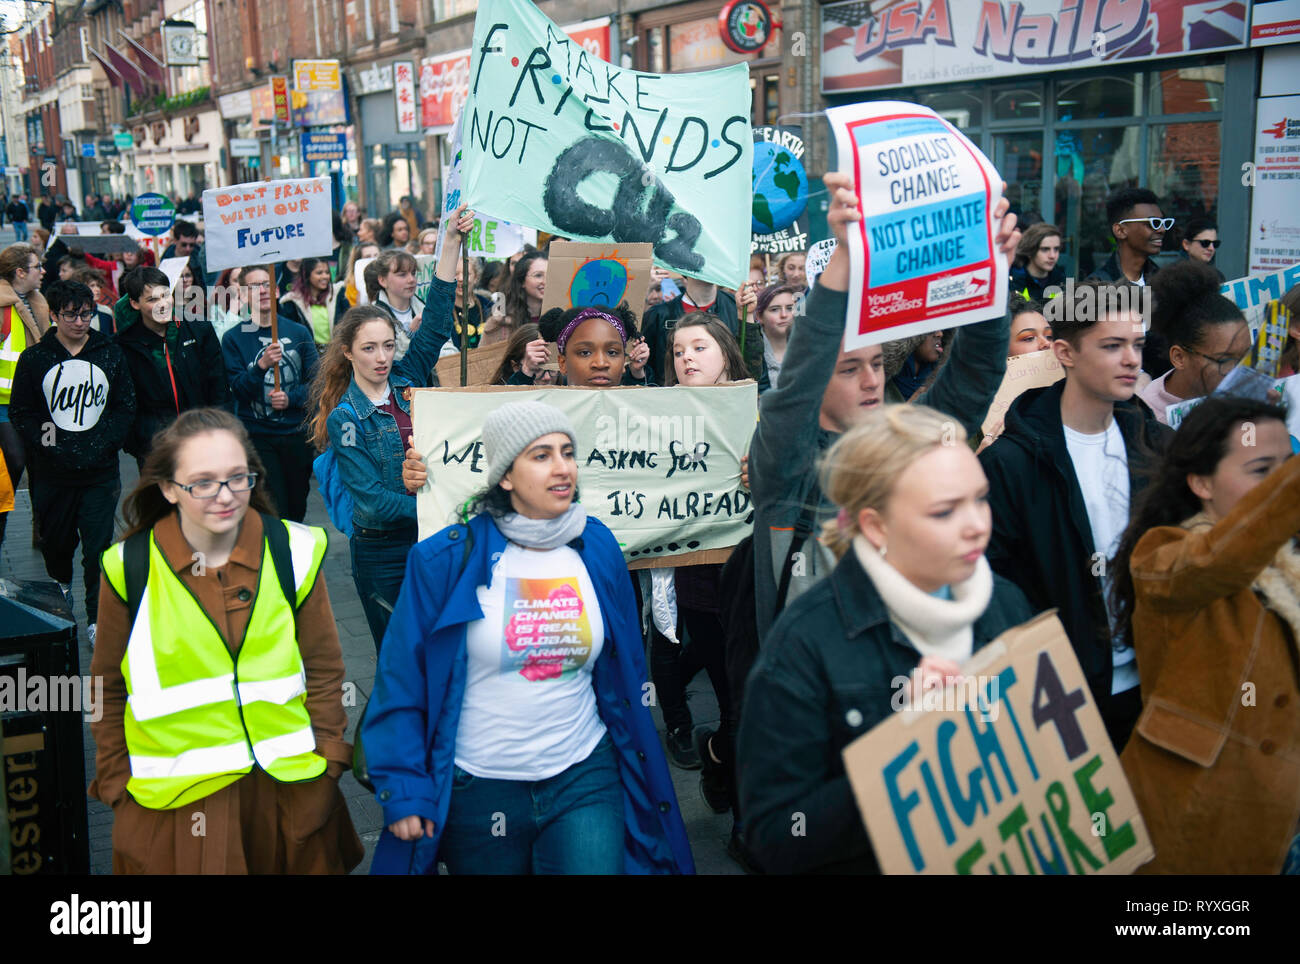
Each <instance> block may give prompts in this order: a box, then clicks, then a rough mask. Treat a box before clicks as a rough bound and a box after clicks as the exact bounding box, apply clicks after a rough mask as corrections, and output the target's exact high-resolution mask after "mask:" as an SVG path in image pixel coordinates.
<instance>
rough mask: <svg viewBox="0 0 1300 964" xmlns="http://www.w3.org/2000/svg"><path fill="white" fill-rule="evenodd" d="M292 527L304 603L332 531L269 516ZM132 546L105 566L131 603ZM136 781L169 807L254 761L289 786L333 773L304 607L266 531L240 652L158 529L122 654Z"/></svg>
mask: <svg viewBox="0 0 1300 964" xmlns="http://www.w3.org/2000/svg"><path fill="white" fill-rule="evenodd" d="M266 521H267V523H268V524H270V525H281V524H282V525H284V526H285V528H286V529H288V532H289V550H290V556H291V557H292V562H293V580H294V590H295V593H296V604H295V605H301V604H302V602H303V600H304V599H306V598H307V595H308V594H309V593H310V592H311V590H312V587H313V586H314V585H315V583H316V578H317V575H318V573H319V572H320V566H321V562H322V560H323V559H324V557H325V549H326V547H327V545H328V539H327V536H326V535H325V530H323V529H319V528H315V527H311V526H304V525H300V524H298V523H295V522H282V521H281V520H275V519H270V518H269V517H267V518H266ZM124 547H125V543H123V542H119V543H117V544H116V545H114V546H112V547H110V548H109V549H108V550H107V551H105V553H104V555H103V557H102V560H103V572H104V575H105V576H106V577H107V579H108V581H109V583H110V584H111V585H112V587H113V589H114V590H115V591H116V592H117V594H118V596H119V597H120V598H121V599H122V600H123V601H126V600H127V588H126V571H125V549H124ZM122 675H123V677H124V678H125V680H126V689H127V694H128V695H127V703H126V713H125V718H124V725H125V729H126V747H127V753H128V755H129V757H130V761H131V777H130V779H129V780H128V781H127V785H126V788H127V790H128V791H130V793H131V796H132V797H134V798H135V800H136V802H137V803H139V804H140V805H141V806H143V807H148V808H150V809H152V810H171V809H175V808H177V807H182V806H184V805H185V804H187V803H190V802H192V801H194V800H199V799H202V798H203V797H206V796H209V795H211V794H213V793H215V792H216V791H218V790H220V789H221V788H222V787H225V786H228V785H229V784H231V783H234V782H235V781H236V780H238V779H239V778H240V777H242V776H244V775H245V774H246V773H249V772H251V771H252V769H253V765H254V763H256V764H257V765H258V766H260V767H261V768H262V769H263V770H265V771H266V772H267V773H268V774H269V775H270V776H272V777H273V778H274V779H276V780H279V781H281V782H284V783H291V782H301V781H306V780H313V779H315V778H316V777H318V776H320V775H321V774H322V773H323V772H325V758H324V757H323V756H321V755H320V754H318V753H316V752H315V750H316V737H315V735H314V734H313V732H312V728H311V717H310V716H309V715H308V713H307V674H306V671H305V669H304V666H303V662H302V653H301V652H300V651H299V649H298V641H297V632H296V627H295V624H294V611H293V608H292V607H290V605H289V602H288V599H287V598H286V595H285V591H282V589H281V586H280V585H279V577H278V576H277V574H276V567H275V564H274V561H273V559H272V554H271V550H270V547H269V546H268V545H267V543H266V539H265V537H263V548H262V568H261V572H260V574H259V576H258V585H257V596H256V597H255V599H254V602H253V611H252V613H251V615H250V617H249V622H248V629H247V630H246V631H245V633H244V641H243V643H242V644H241V646H240V647H239V653H238V655H237V656H236V657H234V658H233V659H232V657H231V654H230V650H229V649H228V648H227V646H226V643H225V641H224V640H222V638H221V635H220V634H219V633H218V632H217V630H216V627H215V626H214V625H213V623H212V621H211V619H209V618H208V616H207V614H206V613H204V611H203V610H202V608H201V607H200V606H199V604H198V601H197V600H196V599H195V598H194V596H193V595H192V594H191V592H190V591H189V589H187V588H186V587H185V586H184V585H183V584H182V583H181V581H180V579H179V578H178V577H177V576H176V574H175V573H174V572H173V571H172V569H171V567H170V566H169V565H168V564H167V560H166V559H165V558H164V557H163V555H162V552H161V551H160V550H159V549H158V546H157V544H156V543H155V542H154V536H153V533H152V532H150V533H149V576H148V582H147V584H146V586H145V589H144V594H143V597H142V598H141V600H140V610H139V613H138V614H137V615H136V618H135V622H134V624H133V625H132V627H131V635H130V637H129V639H128V641H127V647H126V655H125V656H124V657H123V658H122Z"/></svg>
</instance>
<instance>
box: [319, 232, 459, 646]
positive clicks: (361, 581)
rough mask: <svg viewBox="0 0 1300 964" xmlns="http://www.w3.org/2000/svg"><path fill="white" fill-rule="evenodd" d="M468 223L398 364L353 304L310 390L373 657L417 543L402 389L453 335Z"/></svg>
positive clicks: (425, 371)
mask: <svg viewBox="0 0 1300 964" xmlns="http://www.w3.org/2000/svg"><path fill="white" fill-rule="evenodd" d="M462 210H463V208H462ZM473 225H474V217H473V213H472V212H471V213H466V214H461V215H460V216H459V221H458V222H457V224H456V226H455V228H454V229H452V230H451V231H449V233H448V238H447V243H446V244H445V245H443V249H442V257H441V258H440V259H439V261H438V266H437V269H436V271H435V275H434V278H433V281H432V283H431V284H430V286H429V303H428V305H427V306H426V307H425V310H424V314H423V316H422V317H423V321H422V322H421V324H420V326H419V328H418V329H417V330H416V333H415V336H414V337H413V338H412V339H411V342H410V346H409V347H408V349H407V351H406V354H404V355H403V356H402V358H401V359H400V360H396V359H395V357H394V356H395V354H396V350H397V323H396V322H395V321H394V320H393V316H392V315H391V314H389V313H388V312H387V311H385V310H383V309H382V308H378V307H375V306H373V305H361V306H358V307H356V308H351V309H349V310H348V312H347V313H346V314H345V315H344V316H343V319H342V320H341V321H340V322H339V323H338V325H337V326H335V328H334V333H333V335H332V336H331V338H330V344H329V348H328V349H327V350H326V352H325V355H324V357H323V358H322V359H321V363H320V368H319V370H318V371H317V373H316V377H315V380H314V381H313V382H312V391H311V400H310V402H309V403H308V411H309V412H312V413H314V414H312V416H311V419H312V422H311V427H312V434H311V440H312V442H313V443H314V444H315V446H316V449H317V451H321V452H323V451H325V449H327V448H330V449H333V451H334V455H335V459H336V462H337V465H338V477H339V480H340V481H341V482H342V485H343V487H344V488H345V489H346V490H347V492H348V494H350V495H351V497H352V503H353V508H352V518H351V520H350V521H351V524H352V526H351V527H352V531H351V533H350V537H351V549H352V578H353V580H355V582H356V585H357V594H358V595H359V596H360V597H361V605H362V608H363V609H364V610H365V613H366V622H367V623H368V624H369V626H370V633H371V635H372V636H373V637H374V640H375V649H376V650H378V649H379V644H380V643H381V642H383V639H384V631H385V629H386V628H387V627H388V619H389V617H390V615H391V614H392V611H393V605H394V604H395V603H396V602H397V595H398V592H399V591H400V590H401V588H402V578H403V573H404V572H405V569H406V555H407V553H408V552H409V551H410V549H411V546H413V545H415V541H416V528H417V527H416V512H415V496H414V495H412V494H410V493H408V492H407V490H406V488H405V487H404V486H403V485H402V477H401V472H402V454H403V452H404V451H405V450H406V449H407V448H409V447H410V444H411V434H412V429H411V407H410V402H408V401H407V400H406V397H405V394H404V392H403V390H404V389H405V388H407V387H409V386H419V387H423V386H427V385H428V384H429V383H430V380H431V373H432V372H433V369H434V365H435V363H436V362H437V361H438V354H439V352H440V351H441V350H442V346H443V345H444V344H446V342H447V339H448V338H449V337H450V336H451V299H452V292H453V291H454V290H455V286H456V282H455V281H454V280H453V279H454V277H455V265H456V261H457V260H459V258H460V244H461V241H462V239H463V238H464V236H465V235H466V234H468V233H469V231H470V229H471V228H472V227H473ZM408 257H409V256H408Z"/></svg>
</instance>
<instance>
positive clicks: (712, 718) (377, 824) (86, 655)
mask: <svg viewBox="0 0 1300 964" xmlns="http://www.w3.org/2000/svg"><path fill="white" fill-rule="evenodd" d="M6 230H8V226H7V225H6ZM10 237H12V234H10ZM2 243H3V235H0V246H2ZM121 473H122V491H123V493H127V492H129V491H130V490H131V488H132V486H133V485H134V484H135V481H136V478H137V476H138V473H137V471H136V465H135V460H134V459H133V458H131V457H129V456H127V455H125V454H123V455H122V456H121ZM26 486H27V480H26V478H24V479H23V483H22V488H20V489H19V491H18V492H17V493H16V494H15V499H14V510H13V512H12V514H11V516H10V518H9V523H8V529H7V532H6V534H5V535H6V538H5V541H4V546H3V548H2V549H0V576H7V577H10V578H15V579H26V580H42V579H47V578H48V577H47V576H46V574H45V565H44V562H43V560H42V559H41V556H40V553H38V552H37V551H36V550H34V549H32V547H31V535H30V533H31V515H32V513H31V499H30V497H29V495H28V491H27V488H26ZM306 521H307V522H308V523H309V524H311V525H318V526H322V527H324V528H325V530H326V531H327V532H328V533H329V539H330V543H329V551H328V553H327V554H326V556H325V562H324V564H323V566H322V572H323V573H324V575H325V584H326V586H327V587H328V588H329V594H330V603H331V605H332V606H333V609H334V621H335V623H336V625H337V626H338V632H339V642H340V644H341V646H342V649H343V663H344V667H345V670H346V677H345V679H346V682H349V683H352V684H354V686H355V688H356V702H355V705H352V706H349V707H348V733H347V738H348V739H349V740H350V739H352V737H353V735H354V733H355V730H356V725H357V720H358V718H359V717H360V715H361V711H362V708H364V706H365V704H366V700H367V699H369V697H370V692H371V689H372V688H373V686H374V679H375V650H374V643H373V641H372V640H371V638H370V630H369V629H368V628H367V625H366V619H365V614H364V612H363V611H362V609H361V600H360V598H358V596H357V592H356V588H355V586H354V584H353V581H352V564H351V559H350V555H349V552H348V541H347V539H346V538H345V537H344V536H343V535H342V533H340V532H339V531H338V530H337V529H335V528H334V527H333V526H332V525H330V522H329V518H328V516H327V514H326V512H325V504H324V502H323V501H322V499H321V496H320V492H319V491H318V490H317V489H316V488H315V487H314V486H313V488H312V492H311V496H310V498H309V500H308V503H307V519H306ZM118 531H119V533H120V532H121V524H120V518H119V526H118ZM74 572H75V573H76V577H75V579H74V582H73V593H74V598H75V601H76V607H75V608H76V616H77V631H78V634H79V636H80V638H81V648H80V659H81V666H82V669H83V671H85V670H87V669H88V668H89V665H90V648H89V646H88V645H87V644H86V618H85V616H86V614H85V599H84V595H85V593H84V588H83V586H82V583H81V561H80V550H78V557H77V561H76V563H75V565H74ZM647 655H648V654H647ZM688 696H689V698H690V706H691V713H692V716H693V718H694V720H695V723H696V725H697V726H709V727H712V726H716V725H717V722H718V707H717V702H716V700H715V699H714V696H713V692H712V689H711V687H710V685H709V682H708V677H707V674H705V673H700V674H699V676H697V677H696V679H695V680H694V681H693V682H692V684H691V686H690V687H689V689H688ZM654 714H655V722H656V723H657V725H658V726H659V729H660V733H661V734H662V732H663V720H662V718H661V717H660V715H659V711H658V709H657V708H656V709H655V710H654ZM85 747H86V785H87V786H89V785H90V781H91V780H92V779H93V778H94V774H95V744H94V740H93V739H92V737H91V734H90V727H89V725H87V726H86V727H85ZM671 770H672V774H673V782H674V785H675V786H676V790H677V799H678V802H679V803H680V805H681V810H682V816H683V818H684V820H685V823H686V830H687V833H688V834H689V836H690V841H691V850H692V852H693V853H694V855H695V864H696V870H697V872H698V873H701V874H738V873H741V869H740V867H739V866H738V865H737V864H736V863H735V862H734V861H732V860H731V858H730V857H728V856H727V853H726V846H727V839H728V836H729V834H730V832H731V816H730V814H722V815H718V814H715V813H713V811H712V810H710V809H709V808H708V807H707V806H706V805H705V803H704V800H703V798H702V797H701V796H700V791H699V771H698V770H692V771H687V770H680V769H678V768H677V767H671ZM341 786H342V789H343V794H344V797H345V798H346V800H347V803H348V809H349V811H350V812H351V814H352V821H353V823H354V824H355V826H356V829H357V833H358V834H360V835H361V840H362V842H363V843H364V844H365V848H366V856H365V860H364V861H363V862H362V863H361V865H360V866H359V867H358V868H357V869H356V870H355V871H354V873H358V874H364V873H368V872H369V869H370V860H371V857H372V856H373V854H374V849H375V843H376V842H377V841H378V840H379V833H380V830H381V828H382V824H383V814H382V812H381V810H380V808H379V804H378V803H376V801H375V799H374V797H373V795H372V794H371V793H369V791H367V790H366V789H365V788H364V787H362V786H361V785H360V784H358V783H357V782H356V781H355V780H354V779H353V778H352V775H351V774H346V775H345V776H344V777H343V779H342V781H341ZM88 811H89V823H90V871H91V873H92V874H110V873H112V824H113V813H112V811H111V810H110V809H109V808H108V807H107V806H105V805H104V804H102V803H100V802H99V801H97V800H88Z"/></svg>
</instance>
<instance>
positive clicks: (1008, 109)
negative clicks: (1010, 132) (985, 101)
mask: <svg viewBox="0 0 1300 964" xmlns="http://www.w3.org/2000/svg"><path fill="white" fill-rule="evenodd" d="M1042 116H1043V89H1042V87H1041V86H1034V87H1017V88H1015V89H1013V90H1004V91H1000V92H998V93H997V94H994V96H993V119H994V120H995V121H1009V120H1041V119H1042Z"/></svg>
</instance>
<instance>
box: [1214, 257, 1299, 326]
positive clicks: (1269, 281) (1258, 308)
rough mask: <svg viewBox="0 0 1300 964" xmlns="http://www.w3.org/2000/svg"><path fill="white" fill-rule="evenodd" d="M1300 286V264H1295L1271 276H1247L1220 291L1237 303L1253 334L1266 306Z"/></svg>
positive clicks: (1224, 286)
mask: <svg viewBox="0 0 1300 964" xmlns="http://www.w3.org/2000/svg"><path fill="white" fill-rule="evenodd" d="M1296 285H1300V264H1293V265H1291V267H1289V268H1283V269H1282V270H1281V271H1274V272H1271V273H1270V274H1258V275H1247V276H1246V277H1244V278H1234V279H1233V280H1232V281H1227V282H1224V285H1223V287H1222V288H1220V289H1219V291H1220V292H1221V293H1222V294H1223V296H1224V297H1225V298H1228V299H1230V300H1231V301H1234V302H1236V304H1237V307H1238V308H1240V309H1241V310H1242V312H1243V313H1244V314H1245V316H1246V321H1247V322H1248V323H1249V324H1250V330H1251V332H1252V333H1254V332H1255V331H1257V330H1258V329H1259V325H1260V322H1261V321H1262V320H1263V317H1264V306H1265V305H1266V304H1268V303H1269V302H1270V301H1277V300H1279V299H1280V298H1281V297H1282V296H1283V295H1284V294H1286V293H1287V292H1288V291H1290V290H1291V289H1292V288H1294V287H1295V286H1296Z"/></svg>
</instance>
